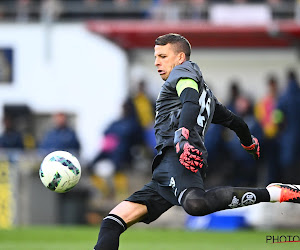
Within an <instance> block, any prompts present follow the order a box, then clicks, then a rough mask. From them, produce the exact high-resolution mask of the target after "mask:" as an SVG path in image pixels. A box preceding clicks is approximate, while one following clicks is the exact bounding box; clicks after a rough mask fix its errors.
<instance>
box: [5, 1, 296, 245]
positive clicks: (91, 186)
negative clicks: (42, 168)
mask: <svg viewBox="0 0 300 250" xmlns="http://www.w3.org/2000/svg"><path fill="white" fill-rule="evenodd" d="M54 2H56V4H57V3H58V5H52V4H53V3H54ZM299 5H300V3H299V1H280V0H278V1H275V0H274V1H272V0H270V1H154V0H153V1H150V0H144V1H137V0H127V1H126V0H123V1H122V0H115V1H105V0H102V1H101V0H98V1H97V0H78V1H75V0H74V1H73V0H72V1H71V0H70V1H63V0H61V1H51V0H50V1H34V0H23V1H22V0H20V1H4V0H3V1H1V2H0V119H1V120H2V119H3V118H4V116H5V114H6V113H11V114H12V115H14V116H15V118H16V119H17V121H18V124H17V125H18V126H17V128H18V130H19V131H20V132H22V134H23V135H24V144H25V149H24V150H22V151H19V150H17V151H15V150H13V151H11V150H9V151H7V150H4V149H3V148H0V156H1V158H0V171H1V175H0V176H1V177H0V203H1V206H0V228H2V229H9V228H19V227H20V226H21V227H23V226H28V227H30V226H31V225H57V224H63V225H65V224H68V225H69V224H74V225H77V224H87V225H91V226H94V225H98V223H99V222H100V221H101V217H102V216H103V215H104V214H105V213H106V212H107V211H108V210H109V209H110V208H111V207H112V206H113V205H114V204H116V202H118V201H119V200H120V199H121V198H123V197H125V196H126V195H127V194H128V193H130V192H131V191H133V190H136V189H137V188H139V187H141V186H142V185H143V183H145V182H146V181H147V180H149V179H150V178H151V173H150V163H151V157H147V156H148V155H147V156H145V155H144V154H143V153H141V152H140V151H139V150H138V153H135V155H134V161H133V166H132V167H131V168H129V169H127V170H126V171H125V172H124V173H123V174H122V176H121V177H120V178H119V179H118V181H116V185H117V188H118V191H119V193H118V194H117V196H116V197H113V198H112V197H109V196H108V197H107V196H105V195H104V194H103V193H105V187H103V185H102V184H103V183H102V182H101V181H100V182H97V183H98V185H97V184H96V185H95V182H93V181H92V180H91V177H90V176H89V175H88V174H87V173H86V172H87V171H86V172H85V167H86V165H87V163H88V162H89V161H90V160H91V159H92V158H93V157H94V156H95V154H96V153H97V151H98V150H99V141H101V138H102V137H103V132H104V130H105V129H106V127H107V126H108V125H109V124H110V123H111V122H112V121H113V120H115V119H116V118H117V117H119V115H120V113H121V107H122V103H123V102H124V100H125V99H126V97H127V96H128V95H131V94H132V93H134V92H135V91H136V90H137V88H138V84H139V82H140V81H145V83H146V91H147V93H148V94H149V97H150V99H152V100H155V98H156V95H157V94H158V92H159V89H160V86H161V84H162V82H161V80H160V78H159V76H158V75H157V73H156V70H155V67H154V66H153V42H154V39H155V38H156V37H157V36H158V35H161V34H164V33H169V32H178V33H181V34H183V35H184V36H186V37H187V38H188V39H189V40H190V41H191V44H192V48H193V52H192V60H193V61H195V62H197V63H198V64H199V66H200V68H201V70H202V72H203V74H204V77H205V80H206V81H207V83H208V84H209V86H210V87H211V88H212V90H213V91H214V93H215V94H216V96H217V97H218V98H219V99H220V101H222V102H224V103H226V102H227V101H228V96H229V88H230V83H231V81H232V80H233V79H238V81H239V83H240V87H241V88H242V89H243V91H244V92H245V93H247V95H249V96H251V98H252V99H253V100H254V101H258V100H259V99H261V98H262V97H263V96H264V95H265V94H266V92H267V88H266V81H267V77H268V75H269V74H270V73H275V74H276V75H277V76H278V80H279V85H280V87H281V88H283V87H284V85H285V76H286V72H287V70H288V69H289V68H293V69H296V71H297V72H298V75H299V74H300V70H299V69H300V67H299V66H300V63H299V58H300V51H299V45H300V44H299V42H300V24H299V23H300V17H299V12H300V11H299ZM53 6H56V7H53ZM60 111H63V112H65V113H67V115H68V117H69V119H70V121H71V125H72V127H73V128H74V129H75V131H76V133H77V134H78V137H79V140H80V143H81V150H80V152H78V154H77V156H78V158H79V159H80V161H81V163H82V167H83V176H82V180H81V181H80V183H79V185H78V186H77V187H76V188H75V189H74V190H73V191H72V192H70V193H68V194H65V195H58V194H55V193H52V192H50V191H48V190H46V189H45V188H44V187H43V186H42V184H41V183H40V181H39V177H38V168H39V164H40V162H41V159H42V157H43V154H42V153H41V152H39V150H37V145H38V142H39V141H40V140H41V138H42V136H43V134H44V133H45V132H46V131H47V129H49V128H50V127H51V125H52V124H51V116H52V115H53V114H54V113H56V112H60ZM3 129H4V127H3V125H2V124H1V125H0V130H3ZM265 164H266V163H265V162H264V163H263V164H260V166H259V167H260V170H259V171H257V172H256V173H255V174H257V175H258V177H257V181H256V183H255V184H256V185H259V186H262V185H265V183H264V177H265V176H266V167H265ZM215 177H216V179H218V178H219V179H221V180H222V178H225V177H224V176H222V175H221V174H220V176H215ZM98 181H99V180H98ZM211 181H212V183H214V180H211ZM215 182H216V181H215ZM219 183H220V184H223V183H222V181H220V182H219ZM224 184H225V183H224ZM226 184H227V183H226ZM124 186H126V187H125V188H124ZM124 190H125V191H124ZM91 193H92V195H91ZM296 208H297V206H294V205H293V204H284V205H283V204H281V205H278V204H259V205H256V206H254V207H252V208H251V209H248V208H243V209H238V210H236V211H234V212H233V211H225V212H224V213H220V214H217V215H215V216H213V217H206V218H200V219H199V220H198V219H196V218H190V217H187V216H186V215H185V213H184V212H183V211H182V210H181V209H180V208H174V209H171V210H170V211H169V212H168V213H166V215H164V216H163V217H162V218H161V219H160V220H158V221H157V222H155V223H153V225H151V226H150V227H152V228H153V227H158V228H161V227H163V228H169V229H170V228H180V229H192V230H206V229H215V230H238V229H244V228H248V227H250V228H254V229H260V230H261V229H266V228H268V229H270V228H271V229H279V228H285V229H286V228H288V229H293V230H297V229H298V228H299V227H300V223H299V221H300V220H299V218H300V213H299V212H298V211H297V209H296ZM270 209H272V213H270ZM298 210H299V209H298ZM175 216H176V220H174V219H173V218H174V217H175ZM218 216H219V217H218ZM212 221H214V222H215V223H216V224H214V225H212V224H213V223H212ZM226 225H228V226H226ZM230 226H231V228H230ZM139 227H143V226H142V225H137V226H136V228H139ZM11 230H13V229H11ZM96 231H97V229H95V232H96ZM4 232H5V231H0V235H1V234H3V233H4ZM294 232H297V231H294ZM269 234H270V233H269ZM294 234H295V233H294ZM3 235H4V234H3ZM95 235H96V233H95ZM3 237H4V238H5V237H6V236H3ZM264 240H265V239H262V241H264ZM0 246H1V241H0ZM11 249H13V248H11ZM32 249H33V248H32ZM37 249H38V248H37ZM65 249H67V248H65ZM132 249H133V248H132ZM145 249H146V248H145Z"/></svg>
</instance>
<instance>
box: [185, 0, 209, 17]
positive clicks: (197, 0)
mask: <svg viewBox="0 0 300 250" xmlns="http://www.w3.org/2000/svg"><path fill="white" fill-rule="evenodd" d="M185 7H186V11H185V12H186V16H187V18H188V19H195V20H200V19H204V15H203V13H204V10H205V7H206V0H189V1H188V3H187V4H186V5H185Z"/></svg>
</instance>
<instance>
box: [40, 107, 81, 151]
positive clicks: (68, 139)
mask: <svg viewBox="0 0 300 250" xmlns="http://www.w3.org/2000/svg"><path fill="white" fill-rule="evenodd" d="M53 122H54V128H53V129H51V130H50V131H48V132H47V133H46V134H45V136H44V138H43V139H42V141H41V143H40V145H39V148H40V149H42V150H43V151H45V153H50V152H51V151H55V150H65V151H70V152H71V153H74V154H78V153H79V150H80V143H79V141H78V138H77V135H76V133H75V131H74V130H73V129H72V128H71V127H70V126H69V124H68V121H67V116H66V114H64V113H61V112H60V113H56V114H54V115H53Z"/></svg>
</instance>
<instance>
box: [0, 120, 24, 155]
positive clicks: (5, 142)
mask: <svg viewBox="0 0 300 250" xmlns="http://www.w3.org/2000/svg"><path fill="white" fill-rule="evenodd" d="M3 127H4V131H3V133H2V134H1V135H0V149H1V148H2V149H6V150H13V149H17V150H20V149H21V150H22V149H23V148H24V143H23V137H22V134H21V133H20V132H18V131H17V130H16V129H15V124H14V120H13V118H11V117H9V116H5V117H4V118H3Z"/></svg>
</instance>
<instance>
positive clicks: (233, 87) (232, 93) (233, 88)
mask: <svg viewBox="0 0 300 250" xmlns="http://www.w3.org/2000/svg"><path fill="white" fill-rule="evenodd" d="M240 95H241V90H240V83H239V82H238V81H237V80H232V81H231V82H230V87H229V98H228V99H229V101H228V103H227V104H226V107H227V108H228V109H229V110H230V111H232V112H233V113H236V110H235V106H236V105H235V102H236V100H237V99H238V97H240Z"/></svg>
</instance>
